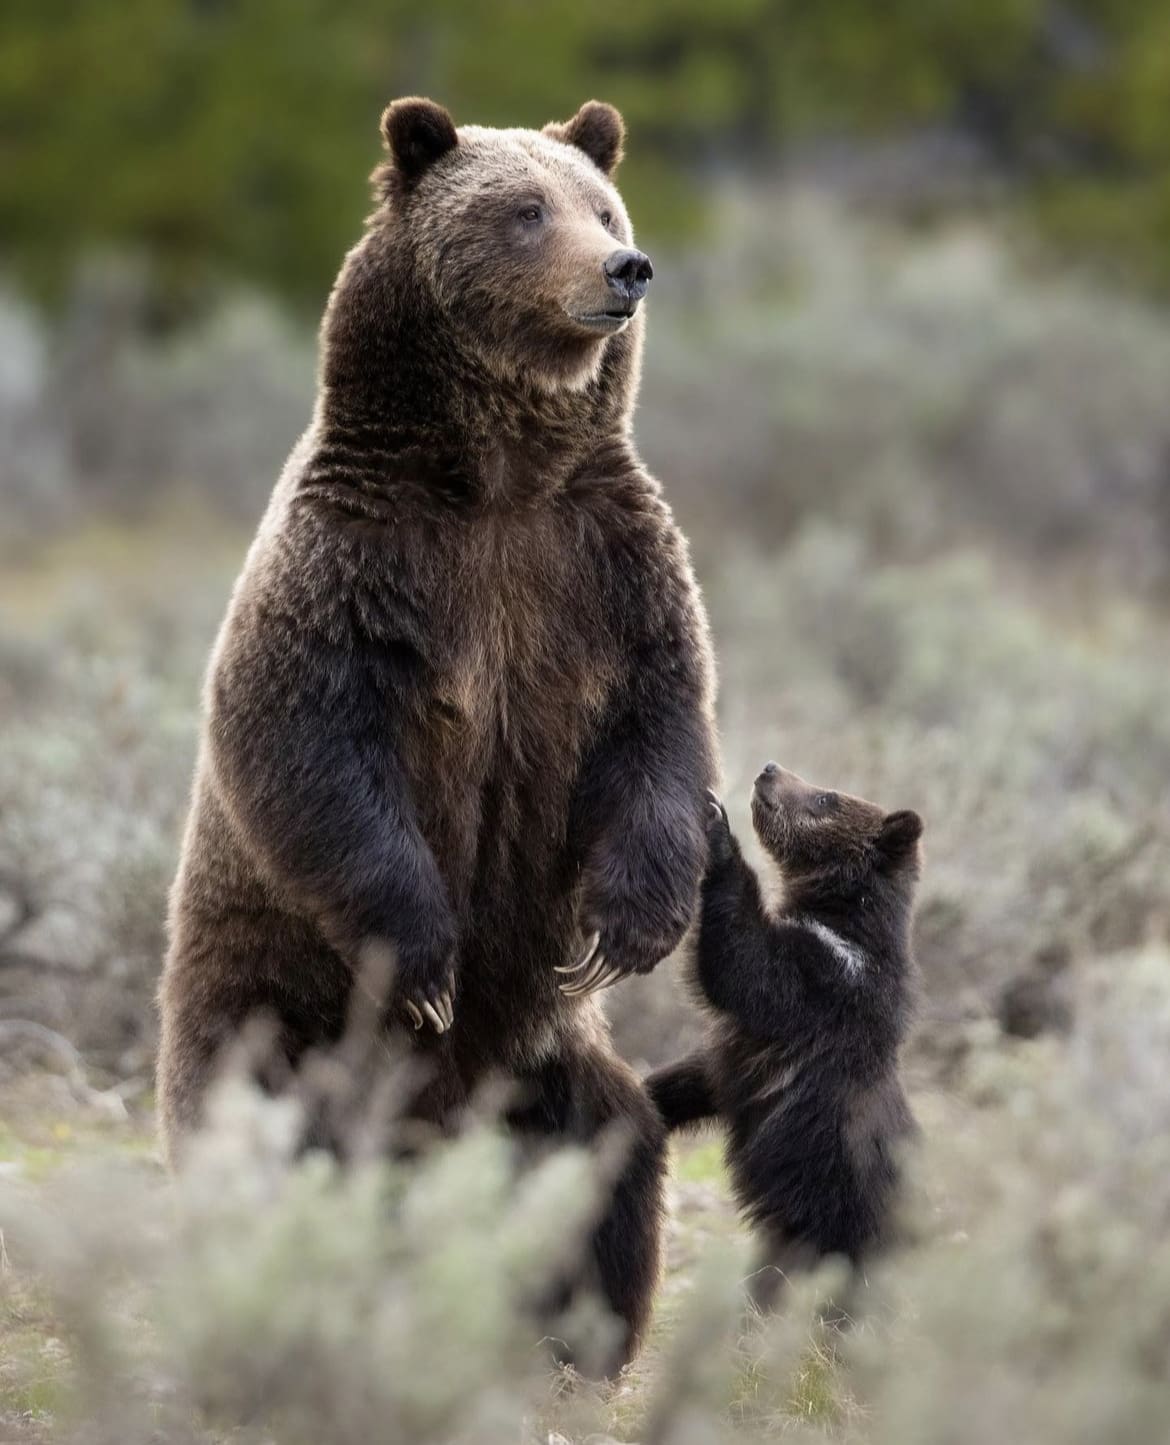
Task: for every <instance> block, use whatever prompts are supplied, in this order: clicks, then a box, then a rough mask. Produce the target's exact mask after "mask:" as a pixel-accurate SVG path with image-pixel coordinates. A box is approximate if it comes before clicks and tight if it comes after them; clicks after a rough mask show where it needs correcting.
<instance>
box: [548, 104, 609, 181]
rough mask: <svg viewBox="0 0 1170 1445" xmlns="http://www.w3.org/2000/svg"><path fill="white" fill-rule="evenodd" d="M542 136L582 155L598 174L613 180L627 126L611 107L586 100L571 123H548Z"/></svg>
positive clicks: (551, 121) (568, 121) (569, 121)
mask: <svg viewBox="0 0 1170 1445" xmlns="http://www.w3.org/2000/svg"><path fill="white" fill-rule="evenodd" d="M544 133H545V135H550V136H552V138H553V140H560V141H564V142H565V144H566V145H571V146H576V147H577V149H578V150H580V151H584V152H585V154H586V155H587V156H588V157H589V159H590V160H591V161H592V162H593V164H594V165H595V166H596V167H597V169H598V170H599V171H601V172H602V173H603V174H604V175H607V176H612V175H613V173H614V171H616V170H617V168H618V162H619V161H620V160H621V158H622V142H623V141H624V140H625V138H626V123H625V121H624V120H622V118H621V115H620V114H619V113H618V112H617V111H616V110H614V108H613V106H612V105H606V103H605V102H604V101H603V100H587V101H586V102H585V104H584V105H583V106H582V107H581V109H580V110H579V111H578V112H577V114H576V115H575V116H574V117H573V119H572V120H565V121H555V120H550V121H549V123H548V125H546V126H545V128H544Z"/></svg>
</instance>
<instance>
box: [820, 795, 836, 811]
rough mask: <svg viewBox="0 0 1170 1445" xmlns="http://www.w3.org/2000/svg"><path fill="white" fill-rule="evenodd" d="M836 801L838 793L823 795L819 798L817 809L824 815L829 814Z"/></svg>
mask: <svg viewBox="0 0 1170 1445" xmlns="http://www.w3.org/2000/svg"><path fill="white" fill-rule="evenodd" d="M836 801H837V794H836V793H821V794H820V796H819V797H818V798H817V807H818V808H819V809H820V810H821V812H822V813H827V812H828V811H829V809H830V808H831V807H832V806H833V804H834V803H835V802H836Z"/></svg>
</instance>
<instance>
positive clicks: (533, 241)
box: [159, 100, 714, 1353]
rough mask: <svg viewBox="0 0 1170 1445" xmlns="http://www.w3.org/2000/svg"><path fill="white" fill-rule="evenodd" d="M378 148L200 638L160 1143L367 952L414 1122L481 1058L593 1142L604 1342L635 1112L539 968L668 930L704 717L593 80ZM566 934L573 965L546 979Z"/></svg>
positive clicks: (441, 1113)
mask: <svg viewBox="0 0 1170 1445" xmlns="http://www.w3.org/2000/svg"><path fill="white" fill-rule="evenodd" d="M383 133H384V136H385V139H386V143H387V147H388V149H389V151H390V159H389V161H388V162H387V163H386V164H385V165H384V166H383V167H382V168H381V169H380V170H379V171H377V172H376V173H375V183H376V186H377V190H378V194H379V197H380V204H379V206H378V209H377V210H376V212H375V213H374V215H373V216H372V217H371V219H370V221H369V223H368V227H367V230H366V233H365V235H364V236H363V238H362V240H361V241H360V242H359V243H358V245H357V246H356V247H355V248H354V249H353V250H352V251H351V252H350V254H349V256H348V257H347V258H346V261H345V264H344V266H343V268H342V271H341V275H340V277H339V279H338V281H337V284H336V286H335V288H334V291H333V294H332V297H331V298H330V301H329V306H328V309H327V312H326V315H325V320H324V325H323V330H322V362H321V388H320V395H319V397H318V402H317V406H316V410H315V414H314V418H313V423H312V425H311V427H310V429H309V431H308V432H307V434H306V435H305V436H304V437H303V438H302V440H301V442H300V443H299V444H298V446H297V447H296V449H295V451H294V452H293V454H292V457H291V458H290V460H289V462H288V464H287V466H286V468H285V471H284V474H283V476H282V477H281V479H280V481H279V483H278V485H277V487H276V490H275V493H274V495H273V498H272V502H271V505H270V507H269V509H268V512H267V515H266V516H265V518H264V521H263V522H262V524H261V526H260V530H259V533H258V535H257V537H256V540H255V542H254V544H253V546H252V549H251V551H250V553H249V555H248V559H247V562H246V565H245V567H244V571H243V575H242V576H241V578H240V580H239V582H238V584H237V586H236V589H235V593H234V595H233V598H232V602H231V606H230V608H229V611H228V615H227V618H226V621H225V623H224V625H223V629H222V632H221V634H220V637H219V641H218V643H217V645H216V648H215V652H214V655H213V657H212V661H211V667H210V672H209V676H208V680H207V688H206V728H205V733H204V739H203V746H202V752H201V757H200V761H199V765H198V771H197V775H196V780H195V789H194V802H193V807H192V811H191V816H190V821H189V824H188V828H187V833H186V839H185V843H184V848H183V856H182V861H181V864H180V868H179V874H178V878H177V880H176V883H175V887H174V893H173V897H172V906H171V915H170V936H171V945H170V952H169V956H168V959H167V964H166V970H165V974H164V977H163V981H162V989H161V1007H162V1029H163V1031H162V1049H161V1058H160V1061H159V1097H160V1109H161V1116H162V1122H163V1131H164V1136H165V1140H166V1144H167V1148H168V1150H169V1151H170V1152H171V1154H172V1155H174V1153H175V1151H176V1150H177V1149H178V1147H179V1145H180V1140H181V1137H182V1136H183V1134H184V1133H185V1132H186V1131H189V1130H190V1129H192V1128H193V1127H194V1126H195V1125H196V1124H197V1122H198V1120H199V1118H200V1111H201V1106H202V1103H203V1099H204V1095H205V1092H206V1089H207V1086H208V1083H209V1080H210V1079H211V1077H212V1074H213V1070H214V1068H215V1064H216V1059H217V1055H219V1054H220V1051H221V1049H222V1048H223V1046H224V1045H225V1043H227V1042H228V1041H230V1040H231V1039H232V1038H233V1036H235V1035H236V1034H237V1032H238V1031H239V1029H240V1027H241V1025H242V1024H243V1022H244V1021H245V1020H246V1019H247V1018H248V1017H249V1016H250V1015H253V1014H255V1013H257V1011H259V1012H261V1013H264V1014H266V1015H268V1016H269V1017H270V1018H273V1019H275V1020H276V1021H277V1024H278V1031H279V1042H280V1051H281V1054H282V1056H283V1058H284V1059H286V1060H287V1062H288V1065H289V1066H290V1067H292V1068H295V1066H296V1064H297V1061H298V1060H299V1059H300V1058H301V1057H302V1055H304V1053H305V1052H306V1050H309V1049H312V1048H315V1047H320V1046H325V1045H328V1044H329V1043H330V1042H331V1041H333V1040H335V1039H336V1038H337V1037H338V1035H339V1034H340V1033H341V1031H342V1028H343V1024H344V1020H345V1018H346V1012H347V1007H348V1004H349V995H350V991H351V988H352V985H353V982H354V978H355V975H356V973H357V971H358V970H359V968H360V967H361V966H362V963H363V960H365V961H368V960H370V959H371V958H375V959H392V960H393V961H394V963H395V965H396V982H395V994H394V999H393V1000H392V1006H391V1008H390V1009H389V1010H388V1012H387V1025H386V1026H387V1030H388V1031H389V1036H390V1037H391V1038H393V1039H397V1040H398V1043H399V1045H401V1048H402V1049H406V1048H413V1049H415V1050H416V1051H419V1052H420V1053H421V1054H422V1055H423V1056H424V1057H425V1059H426V1061H427V1063H428V1065H429V1066H430V1083H429V1085H428V1087H427V1089H426V1091H425V1098H424V1099H422V1100H420V1102H419V1110H420V1112H423V1113H425V1114H426V1116H427V1117H429V1118H431V1119H433V1120H436V1121H439V1122H446V1121H448V1120H450V1119H451V1117H452V1116H453V1114H455V1113H457V1111H458V1110H459V1109H460V1107H461V1106H462V1105H464V1104H465V1103H466V1101H467V1099H468V1097H469V1095H470V1093H471V1091H472V1090H474V1089H475V1088H476V1086H477V1085H479V1084H480V1083H481V1082H482V1081H484V1080H485V1079H486V1078H488V1077H490V1076H492V1075H493V1074H497V1073H501V1072H502V1073H503V1074H504V1075H506V1076H507V1077H509V1078H511V1079H514V1080H517V1081H520V1083H521V1084H522V1085H523V1086H524V1093H523V1097H524V1099H525V1104H524V1107H523V1109H522V1110H521V1111H520V1112H519V1113H518V1115H517V1123H518V1125H519V1126H521V1127H523V1128H525V1129H528V1130H531V1131H537V1132H540V1133H544V1134H551V1135H558V1136H569V1137H573V1138H577V1139H587V1138H591V1137H593V1136H595V1135H596V1134H597V1133H598V1131H600V1130H601V1129H603V1128H604V1126H606V1125H607V1124H610V1123H616V1124H619V1125H622V1126H624V1127H625V1129H626V1132H627V1134H628V1136H629V1138H630V1139H631V1141H632V1143H631V1152H630V1155H629V1163H628V1167H627V1169H626V1172H625V1174H624V1175H623V1176H622V1178H621V1179H620V1180H619V1182H618V1185H617V1188H616V1191H615V1195H614V1198H613V1202H612V1207H611V1210H610V1213H609V1216H608V1217H607V1219H606V1220H605V1221H604V1223H603V1224H602V1225H601V1227H600V1229H599V1231H598V1235H597V1239H596V1249H595V1264H596V1269H597V1272H598V1274H599V1277H600V1281H601V1283H602V1286H603V1287H604V1289H605V1290H606V1292H607V1294H608V1297H609V1299H610V1301H611V1303H612V1305H613V1307H614V1309H615V1310H616V1311H617V1312H618V1313H619V1315H621V1316H622V1318H624V1320H625V1321H626V1324H627V1326H628V1333H627V1339H626V1348H625V1353H628V1352H629V1351H630V1350H631V1349H632V1348H633V1347H634V1345H635V1343H636V1340H637V1337H638V1334H639V1332H640V1331H641V1330H642V1327H643V1325H644V1323H645V1319H646V1315H647V1310H648V1306H649V1302H650V1298H651V1294H652V1290H653V1286H654V1282H655V1278H656V1274H657V1268H658V1231H659V1213H660V1205H661V1180H662V1170H663V1155H664V1143H663V1137H662V1128H661V1124H660V1121H659V1120H658V1118H657V1115H656V1113H655V1111H654V1109H653V1107H652V1106H651V1104H650V1102H649V1100H648V1099H647V1098H646V1096H645V1093H644V1091H643V1089H642V1088H641V1086H640V1085H639V1083H638V1082H637V1080H636V1078H635V1077H634V1075H633V1074H632V1072H631V1071H630V1070H629V1069H628V1068H627V1067H626V1066H625V1065H624V1064H623V1063H622V1062H621V1061H620V1060H619V1059H618V1058H617V1057H616V1055H615V1054H614V1052H613V1050H612V1047H611V1044H610V1042H609V1036H608V1032H607V1029H606V1027H605V1024H604V1022H603V1019H602V1016H601V1013H600V1010H599V1007H598V1004H597V1002H596V1000H595V998H593V997H592V996H591V995H590V993H589V992H587V991H580V992H574V991H573V984H574V977H581V978H583V979H585V980H586V985H587V987H592V986H593V985H596V984H601V983H605V982H612V981H614V980H615V979H616V978H617V977H620V976H621V975H622V974H625V973H642V972H646V971H648V970H650V969H652V968H653V967H654V966H655V964H656V963H657V962H658V961H659V960H660V959H661V958H663V957H664V956H665V955H666V954H668V953H669V952H670V951H671V950H672V949H673V948H674V947H675V945H676V944H677V943H678V942H679V940H680V938H681V937H682V935H683V932H684V930H685V928H686V926H687V923H688V921H689V919H690V917H691V914H692V911H693V908H694V903H695V898H696V892H697V886H698V882H699V878H700V873H701V870H702V866H703V860H704V856H705V841H704V830H703V820H702V810H703V807H704V806H705V804H704V801H703V792H704V788H705V787H706V786H707V785H708V784H709V783H710V782H711V781H712V771H713V766H714V764H713V757H714V738H713V727H712V666H711V659H710V651H709V644H708V638H707V628H706V622H705V619H704V616H703V612H702V607H701V603H700V600H699V597H698V593H697V590H696V587H695V583H694V580H693V577H692V575H691V570H690V567H689V564H688V560H687V555H686V548H685V545H684V543H683V540H682V538H681V537H680V535H679V533H678V531H677V529H676V527H675V525H674V522H673V520H672V518H671V514H670V511H669V509H668V508H667V506H666V505H665V503H664V502H663V500H662V498H661V496H660V492H659V487H658V484H657V483H656V482H655V481H654V480H653V479H652V478H650V477H649V476H648V475H647V474H646V471H645V469H644V468H643V466H642V464H641V462H640V461H639V459H638V457H637V454H636V452H635V450H634V447H633V443H632V441H631V438H630V415H631V410H632V407H633V402H634V393H635V390H636V386H637V379H638V355H639V346H640V338H641V316H640V314H639V308H638V302H639V300H640V297H641V294H642V293H643V292H644V291H645V282H646V279H647V275H648V271H649V267H648V263H646V262H645V258H644V257H641V256H640V253H638V252H635V251H633V249H632V246H631V235H630V226H629V221H628V219H627V216H626V213H625V210H624V208H623V206H622V203H621V199H620V197H619V196H618V193H617V191H616V190H615V189H614V187H613V185H612V184H611V183H610V180H609V177H608V170H609V169H610V168H612V166H613V165H614V164H616V161H617V159H618V156H619V154H620V148H621V137H622V127H621V121H620V118H619V117H618V115H617V113H616V112H615V111H613V110H612V109H611V108H610V107H608V106H602V105H599V104H597V103H596V102H591V103H590V104H589V105H587V106H586V107H584V108H583V110H582V111H581V112H580V114H579V115H578V116H577V117H576V118H575V119H574V120H573V121H570V122H568V123H567V124H565V125H561V126H555V127H551V128H550V130H549V132H548V133H547V134H540V133H537V132H533V131H523V130H515V131H492V130H484V129H479V128H475V127H466V128H463V129H460V130H458V131H456V129H455V127H454V126H453V125H452V123H451V120H450V117H449V116H448V115H447V113H446V112H445V111H443V110H442V109H441V108H440V107H438V106H435V105H433V104H432V103H431V102H429V101H422V100H408V101H400V102H398V103H397V104H395V105H393V106H391V107H390V109H389V110H388V111H387V112H386V115H385V117H384V118H383ZM615 256H616V257H617V260H616V262H615V261H614V259H613V258H614V257H615ZM630 258H636V259H633V260H631V259H630ZM607 263H609V264H608V269H607ZM611 272H613V273H614V274H611ZM595 935H597V936H598V937H597V938H596V940H594V936H595ZM587 944H593V945H594V946H593V954H594V957H593V960H592V962H591V963H590V964H589V965H588V966H587V969H586V970H585V971H584V972H583V973H582V974H580V975H576V976H574V975H571V974H570V975H559V974H557V973H556V972H555V971H554V970H555V969H556V968H557V967H558V966H561V967H567V966H569V964H570V961H571V960H572V959H573V958H574V957H576V956H577V955H578V954H579V952H580V950H581V949H582V948H583V946H585V945H587ZM602 959H603V960H604V967H603V968H602V969H601V970H600V971H599V970H598V966H597V965H598V961H599V960H602ZM566 988H567V989H568V991H566ZM404 1018H409V1019H410V1020H412V1021H414V1022H415V1023H418V1022H419V1021H420V1020H423V1021H424V1022H425V1024H426V1026H425V1027H423V1028H422V1029H421V1030H419V1031H418V1032H413V1031H410V1030H408V1029H403V1028H402V1021H403V1019H404ZM452 1020H453V1021H452ZM394 1021H397V1022H394Z"/></svg>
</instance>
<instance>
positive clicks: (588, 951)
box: [553, 930, 601, 973]
mask: <svg viewBox="0 0 1170 1445" xmlns="http://www.w3.org/2000/svg"><path fill="white" fill-rule="evenodd" d="M600 943H601V931H600V930H598V931H597V932H596V933H595V934H594V935H593V936H592V937H591V938H590V940H589V942H588V943H587V944H586V945H585V952H584V953H583V954H582V955H581V957H580V958H579V959H578V960H577V962H576V963H568V964H554V965H553V972H554V973H580V971H581V970H582V969H583V968H584V967H585V965H586V964H587V963H589V962H590V961H591V960H592V958H593V955H594V954H595V953H596V952H597V949H598V947H599V945H600Z"/></svg>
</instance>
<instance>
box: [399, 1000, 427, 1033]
mask: <svg viewBox="0 0 1170 1445" xmlns="http://www.w3.org/2000/svg"><path fill="white" fill-rule="evenodd" d="M402 1005H403V1007H404V1008H405V1009H406V1011H407V1012H408V1013H409V1014H410V1017H411V1020H412V1021H413V1023H414V1028H415V1032H416V1033H417V1032H418V1030H419V1029H421V1028H422V1026H423V1016H422V1014H420V1013H419V1011H418V1009H417V1008H416V1007H415V1005H414V1004H413V1003H411V1001H410V999H408V998H404V999H403V1000H402Z"/></svg>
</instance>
